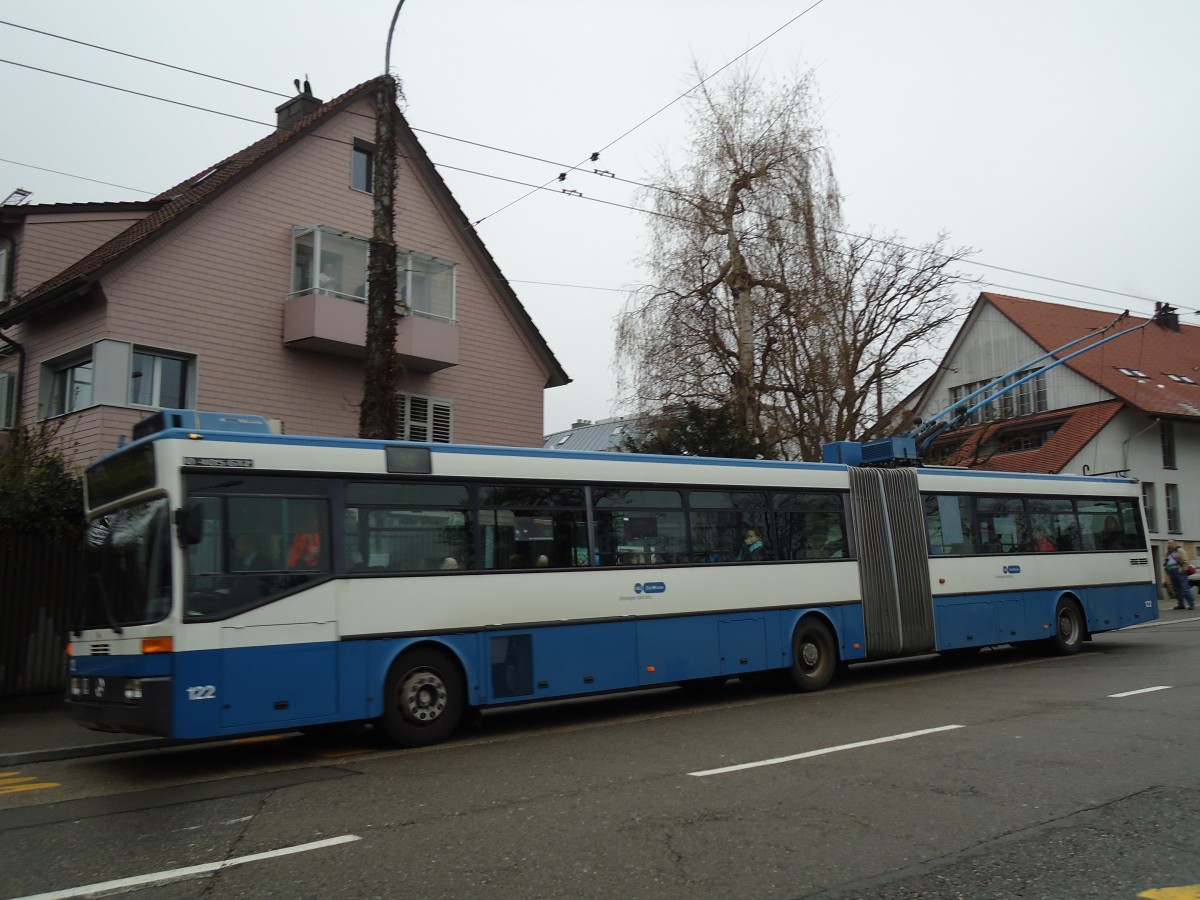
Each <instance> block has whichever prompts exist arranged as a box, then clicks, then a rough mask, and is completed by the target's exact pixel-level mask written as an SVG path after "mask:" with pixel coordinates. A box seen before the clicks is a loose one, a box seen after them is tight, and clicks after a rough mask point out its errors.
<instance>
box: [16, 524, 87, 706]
mask: <svg viewBox="0 0 1200 900" xmlns="http://www.w3.org/2000/svg"><path fill="white" fill-rule="evenodd" d="M83 581H84V576H83V560H82V555H81V546H80V543H79V542H78V541H62V540H55V539H47V538H45V537H42V536H41V535H38V534H32V533H27V532H10V531H0V697H16V696H21V695H26V694H45V693H51V692H54V691H61V690H62V689H63V682H64V680H65V678H66V672H67V657H66V649H65V648H66V641H67V632H68V630H69V629H70V627H71V624H72V623H73V622H74V621H75V620H76V618H77V616H78V609H79V602H80V598H81V597H82V594H83Z"/></svg>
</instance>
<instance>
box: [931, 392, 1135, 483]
mask: <svg viewBox="0 0 1200 900" xmlns="http://www.w3.org/2000/svg"><path fill="white" fill-rule="evenodd" d="M1124 405H1125V404H1124V403H1122V402H1121V401H1120V400H1105V401H1103V402H1101V403H1090V404H1088V405H1087V406H1075V407H1071V408H1069V409H1055V410H1050V411H1048V412H1044V413H1038V414H1037V415H1035V416H1024V417H1022V418H1020V419H1007V420H1005V421H1003V422H991V423H987V424H984V425H975V426H972V427H970V428H962V429H958V430H956V431H954V432H953V434H952V436H947V438H945V439H943V440H941V441H937V442H935V443H934V447H935V448H936V446H937V444H938V443H941V444H943V445H944V444H946V443H948V442H950V441H959V440H961V441H962V443H961V444H960V446H959V447H958V448H957V449H956V450H955V451H954V452H953V453H952V454H951V455H950V456H949V457H948V458H947V459H946V464H947V465H952V466H968V467H970V468H972V469H990V470H992V471H997V472H1048V473H1051V474H1056V473H1058V472H1061V471H1062V468H1063V466H1065V465H1066V464H1067V463H1069V462H1070V461H1071V460H1072V459H1073V458H1074V457H1075V455H1076V454H1077V453H1078V452H1079V451H1080V450H1081V449H1082V448H1083V447H1084V446H1085V445H1086V444H1087V442H1088V441H1090V440H1091V439H1092V438H1094V437H1095V436H1096V435H1097V434H1099V433H1100V430H1101V429H1102V428H1104V426H1105V425H1107V424H1108V423H1109V422H1111V421H1112V419H1113V417H1114V416H1116V414H1117V413H1118V412H1120V411H1121V408H1122V407H1123V406H1124ZM1056 422H1061V424H1060V425H1059V426H1058V430H1057V431H1056V432H1055V433H1054V436H1053V437H1051V438H1050V440H1048V441H1046V443H1044V444H1043V445H1042V446H1040V447H1035V448H1034V449H1032V450H1021V451H1017V452H1013V453H993V454H992V455H991V456H988V455H987V452H986V451H982V452H981V450H980V445H981V444H986V443H988V442H989V441H990V440H992V439H995V438H997V437H999V436H1001V435H1003V434H1006V433H1009V432H1015V431H1022V432H1024V431H1030V430H1034V429H1036V428H1037V427H1038V426H1039V425H1043V424H1044V425H1045V426H1046V427H1050V426H1051V425H1053V424H1054V423H1056Z"/></svg>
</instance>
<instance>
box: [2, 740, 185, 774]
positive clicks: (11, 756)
mask: <svg viewBox="0 0 1200 900" xmlns="http://www.w3.org/2000/svg"><path fill="white" fill-rule="evenodd" d="M176 743H179V742H178V741H170V740H167V739H166V738H143V739H138V740H132V741H117V742H114V743H111V744H91V745H89V746H86V747H62V748H60V749H57V750H25V751H23V752H19V753H0V766H3V767H6V768H7V767H9V766H24V765H28V764H29V763H40V762H52V761H54V760H60V759H80V758H83V757H87V756H110V755H112V754H116V753H128V752H131V751H133V750H155V749H157V748H159V747H166V746H167V745H169V744H176Z"/></svg>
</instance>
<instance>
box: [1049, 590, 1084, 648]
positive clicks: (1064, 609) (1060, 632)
mask: <svg viewBox="0 0 1200 900" xmlns="http://www.w3.org/2000/svg"><path fill="white" fill-rule="evenodd" d="M1085 630H1086V629H1085V626H1084V622H1083V611H1082V610H1081V609H1080V608H1079V604H1078V603H1076V602H1075V600H1074V599H1073V598H1071V597H1063V598H1061V599H1060V600H1059V601H1058V605H1057V606H1056V607H1055V609H1054V636H1053V637H1051V638H1050V641H1049V646H1050V649H1051V650H1052V651H1053V652H1054V653H1057V654H1058V655H1059V656H1071V655H1073V654H1075V653H1078V652H1079V651H1080V649H1081V648H1082V647H1083V639H1084V632H1085Z"/></svg>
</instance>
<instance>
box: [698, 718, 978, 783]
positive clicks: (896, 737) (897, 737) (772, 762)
mask: <svg viewBox="0 0 1200 900" xmlns="http://www.w3.org/2000/svg"><path fill="white" fill-rule="evenodd" d="M965 727H966V726H964V725H941V726H939V727H937V728H923V729H921V730H920V731H907V732H905V733H904V734H892V735H888V736H887V737H881V738H872V739H871V740H869V741H855V742H854V743H853V744H840V745H839V746H837V747H825V748H823V749H821V750H809V751H808V752H806V753H795V754H793V755H791V756H777V757H775V758H774V759H760V760H758V761H757V762H748V763H740V764H739V765H736V766H723V767H722V768H720V769H705V770H704V771H703V772H688V774H689V775H694V776H696V777H697V778H703V777H704V776H706V775H724V774H725V773H726V772H740V771H741V770H742V769H756V768H758V767H759V766H777V765H779V764H780V763H786V762H794V761H795V760H798V759H811V758H812V757H814V756H825V755H827V754H829V753H840V752H841V751H843V750H857V749H858V748H859V747H871V746H874V745H875V744H888V743H891V742H892V741H906V740H908V739H909V738H915V737H923V736H924V735H927V734H937V733H938V732H939V731H953V730H954V729H956V728H965Z"/></svg>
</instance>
